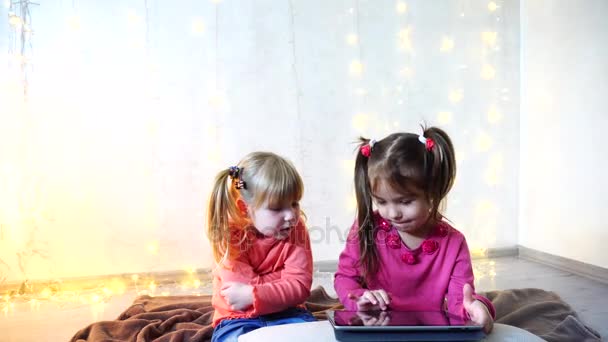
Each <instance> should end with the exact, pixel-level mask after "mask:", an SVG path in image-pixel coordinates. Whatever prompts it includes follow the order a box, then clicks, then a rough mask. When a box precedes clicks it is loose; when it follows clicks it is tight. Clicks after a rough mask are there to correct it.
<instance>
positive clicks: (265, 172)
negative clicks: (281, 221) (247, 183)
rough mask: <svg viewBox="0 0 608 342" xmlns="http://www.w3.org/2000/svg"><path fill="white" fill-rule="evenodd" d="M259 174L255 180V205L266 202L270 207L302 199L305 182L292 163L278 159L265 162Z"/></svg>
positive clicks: (285, 204)
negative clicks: (278, 160)
mask: <svg viewBox="0 0 608 342" xmlns="http://www.w3.org/2000/svg"><path fill="white" fill-rule="evenodd" d="M257 176H258V177H257V179H255V180H254V181H253V183H254V184H255V189H254V191H253V193H254V194H255V196H254V198H253V206H254V207H256V208H259V207H261V206H262V205H264V204H266V205H268V206H269V207H284V206H291V204H292V203H293V202H297V201H300V199H302V195H303V193H304V184H303V182H302V179H301V178H300V175H299V174H298V173H297V171H296V170H295V169H294V168H293V166H291V165H290V164H288V163H283V162H277V161H273V162H268V163H264V165H262V168H261V169H260V172H259V173H258V175H257Z"/></svg>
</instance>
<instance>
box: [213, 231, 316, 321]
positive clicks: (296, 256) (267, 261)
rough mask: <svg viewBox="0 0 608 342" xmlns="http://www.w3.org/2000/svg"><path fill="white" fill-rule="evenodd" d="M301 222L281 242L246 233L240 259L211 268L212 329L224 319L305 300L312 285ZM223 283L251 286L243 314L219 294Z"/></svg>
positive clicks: (306, 239) (280, 308)
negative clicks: (248, 301)
mask: <svg viewBox="0 0 608 342" xmlns="http://www.w3.org/2000/svg"><path fill="white" fill-rule="evenodd" d="M301 221H302V220H300V223H299V224H298V225H297V226H296V227H295V228H294V229H292V231H291V233H290V235H289V237H287V238H286V239H284V240H277V239H275V238H272V237H271V238H268V237H264V236H261V235H260V234H255V233H252V232H250V233H249V234H247V237H246V240H245V243H243V244H241V245H240V246H241V248H242V249H243V251H242V252H241V254H240V256H239V257H238V258H237V259H235V260H229V261H226V262H225V263H224V267H221V266H218V267H216V268H215V270H214V272H213V297H212V304H213V307H214V308H215V313H214V316H213V326H216V325H217V324H218V323H219V322H220V321H221V320H223V319H226V318H251V317H257V316H260V315H265V314H269V313H275V312H279V311H283V310H285V309H287V308H289V307H294V306H299V305H301V304H303V303H304V302H305V301H306V299H307V298H308V296H309V295H310V286H311V285H312V252H311V249H310V238H309V236H308V231H307V230H306V227H305V226H304V224H303V223H302V222H301ZM237 248H238V247H237ZM226 282H241V283H245V284H250V285H252V286H253V297H254V300H253V305H252V306H251V307H250V308H248V309H247V310H245V311H234V310H232V309H231V308H230V306H229V305H228V303H226V300H225V299H224V297H222V296H221V295H220V289H221V288H222V285H223V284H224V283H226Z"/></svg>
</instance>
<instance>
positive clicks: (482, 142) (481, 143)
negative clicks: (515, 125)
mask: <svg viewBox="0 0 608 342" xmlns="http://www.w3.org/2000/svg"><path fill="white" fill-rule="evenodd" d="M493 144H494V141H493V140H492V137H491V136H489V135H488V134H487V133H484V132H482V133H480V134H479V136H478V137H477V140H476V142H475V145H476V147H477V151H478V152H486V151H488V150H489V149H490V148H491V147H492V145H493Z"/></svg>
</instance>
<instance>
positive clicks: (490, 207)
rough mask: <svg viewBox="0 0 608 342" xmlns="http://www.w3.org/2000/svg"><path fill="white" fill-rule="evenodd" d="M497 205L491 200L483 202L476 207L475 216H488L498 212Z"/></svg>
mask: <svg viewBox="0 0 608 342" xmlns="http://www.w3.org/2000/svg"><path fill="white" fill-rule="evenodd" d="M496 209H497V208H496V205H495V204H494V203H493V202H492V201H490V200H481V201H479V202H478V203H477V205H476V206H475V214H476V215H479V216H486V215H490V214H492V213H494V212H496Z"/></svg>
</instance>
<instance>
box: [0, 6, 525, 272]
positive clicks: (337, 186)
mask: <svg viewBox="0 0 608 342" xmlns="http://www.w3.org/2000/svg"><path fill="white" fill-rule="evenodd" d="M145 3H146V2H145V1H141V0H140V1H124V0H121V1H118V0H109V1H95V2H92V1H89V2H84V1H72V0H69V1H68V0H45V1H41V4H40V6H36V7H34V8H32V27H33V29H34V30H35V35H34V36H33V37H32V39H31V41H30V42H31V49H30V48H28V49H26V55H27V57H28V58H29V59H28V60H27V62H28V63H27V67H26V70H27V71H28V80H29V96H28V98H27V103H26V104H25V105H24V104H23V102H22V98H21V97H20V95H19V94H20V92H19V85H20V83H19V79H20V77H21V76H22V72H21V69H20V68H19V67H18V66H16V65H15V63H14V60H13V59H12V57H10V56H7V55H6V54H2V55H0V58H1V59H2V61H1V62H2V63H0V68H1V69H0V74H2V75H6V77H5V76H3V77H2V78H1V79H0V82H2V83H1V87H0V103H2V105H1V107H0V110H1V112H0V113H1V114H0V152H1V153H0V172H2V176H1V177H0V229H1V230H0V282H1V281H2V279H4V280H6V281H20V280H23V279H27V278H29V279H40V278H62V277H74V276H90V275H104V274H116V273H130V272H154V271H166V270H179V269H186V268H191V267H208V266H210V264H211V260H210V249H209V247H208V243H207V240H206V238H205V235H204V219H205V213H204V208H205V204H206V200H207V196H208V193H209V189H210V186H211V182H212V179H213V176H214V175H215V173H216V172H217V171H218V170H219V169H221V168H225V167H228V166H230V165H232V164H234V163H236V162H237V161H238V160H239V159H240V158H241V157H242V156H243V155H245V154H246V153H248V152H250V151H252V150H272V151H276V152H277V153H280V154H283V155H285V156H287V157H288V158H290V159H291V160H293V161H294V163H295V164H296V166H297V167H298V169H299V170H300V171H301V173H302V175H303V177H304V180H305V184H306V193H305V198H304V200H303V203H302V205H303V208H304V209H305V211H306V213H307V215H308V218H309V221H308V222H309V226H310V230H311V236H312V240H313V242H314V246H313V248H314V257H315V260H317V261H318V260H335V259H336V258H337V256H338V254H339V252H340V250H341V249H342V241H341V240H340V238H343V237H344V235H345V234H346V231H347V229H348V228H349V226H350V224H351V223H352V220H353V217H354V210H353V209H354V206H353V197H352V188H353V187H352V184H351V183H352V167H353V156H354V152H353V147H354V146H353V145H352V144H351V142H353V141H354V140H355V139H356V138H357V136H358V135H361V134H363V135H365V136H367V137H374V138H381V137H383V136H385V135H387V134H388V133H391V132H393V131H396V130H408V131H418V129H419V128H418V124H419V123H420V122H421V121H422V120H426V122H427V123H429V124H439V125H440V126H441V127H443V128H445V129H446V130H447V131H448V132H449V133H450V134H451V135H452V137H453V140H454V142H455V145H456V149H457V151H458V163H459V164H458V166H459V170H458V172H459V174H458V180H457V184H456V186H455V189H454V190H453V193H452V194H451V196H450V203H449V211H448V217H450V218H451V219H452V220H453V221H454V222H455V223H456V226H457V228H459V229H461V230H462V231H463V232H464V233H465V234H466V235H467V237H468V239H469V243H470V245H471V247H472V248H473V249H476V248H491V247H506V246H514V245H516V244H517V229H516V227H517V216H518V215H517V212H518V209H517V199H518V196H519V195H518V187H517V186H516V184H518V181H519V180H518V170H519V166H518V164H519V146H518V144H519V125H520V123H519V106H520V103H519V89H518V85H519V5H518V2H516V1H495V3H496V4H498V7H497V8H492V10H490V9H489V8H488V2H486V1H464V0H463V1H441V2H437V1H433V2H429V1H426V0H415V1H406V2H404V3H405V4H406V6H407V8H406V11H404V12H400V11H399V8H400V7H399V2H397V1H393V0H390V1H388V0H383V1H379V0H373V1H372V0H359V1H357V2H355V1H345V0H339V1H321V0H312V1H311V0H291V1H287V0H284V1H277V0H263V1H262V0H259V1H245V0H230V1H229V0H226V1H223V2H219V3H218V4H215V3H214V2H212V1H198V0H196V1H195V0H191V1H179V2H175V1H167V0H148V1H147V3H148V8H147V9H146V8H145V6H144V5H145ZM357 3H358V6H356V4H357ZM6 12H7V9H6V8H2V12H1V13H0V50H1V51H15V47H16V45H17V43H18V39H17V37H16V35H15V29H14V27H12V26H10V25H9V24H8V23H7V15H6V14H7V13H6ZM146 13H147V15H146ZM484 31H485V32H495V33H496V35H495V36H493V34H492V33H490V34H489V35H486V36H485V37H486V38H489V39H486V40H485V41H484V40H483V39H482V38H483V37H484V36H482V32H484ZM355 33H358V42H359V44H358V45H357V44H355V45H351V44H349V42H348V39H347V37H348V35H349V34H355ZM493 37H495V39H493ZM444 39H445V43H446V44H445V47H446V48H447V49H445V51H441V47H442V42H443V41H444ZM450 42H451V43H453V46H452V47H451V46H450V45H451V44H450ZM450 47H451V49H450ZM356 60H359V61H360V62H361V63H362V65H363V68H362V69H363V70H362V72H361V73H360V74H357V73H356V72H353V70H351V66H356V64H352V62H353V61H356ZM11 61H13V62H11ZM484 66H485V69H484ZM355 69H356V68H355ZM484 70H485V71H484ZM354 71H357V70H354ZM482 74H483V75H482ZM451 92H452V93H453V95H452V96H451V97H450V93H451ZM446 113H447V114H446Z"/></svg>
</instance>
